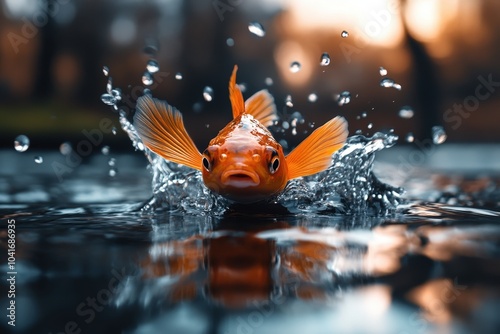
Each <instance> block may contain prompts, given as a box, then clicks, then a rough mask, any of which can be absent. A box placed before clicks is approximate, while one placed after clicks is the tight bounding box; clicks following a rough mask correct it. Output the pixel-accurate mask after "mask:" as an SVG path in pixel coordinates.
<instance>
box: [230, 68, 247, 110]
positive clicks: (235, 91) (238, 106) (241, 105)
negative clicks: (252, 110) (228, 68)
mask: <svg viewBox="0 0 500 334" xmlns="http://www.w3.org/2000/svg"><path fill="white" fill-rule="evenodd" d="M237 71H238V66H237V65H234V68H233V73H232V74H231V79H230V80H229V100H231V107H232V109H233V118H236V117H238V116H240V115H241V114H243V113H244V112H245V102H244V101H243V94H241V90H240V87H238V85H237V84H236V72H237Z"/></svg>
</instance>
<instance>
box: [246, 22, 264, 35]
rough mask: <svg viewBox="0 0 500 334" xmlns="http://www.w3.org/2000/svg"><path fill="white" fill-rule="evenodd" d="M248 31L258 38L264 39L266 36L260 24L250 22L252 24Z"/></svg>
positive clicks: (249, 25)
mask: <svg viewBox="0 0 500 334" xmlns="http://www.w3.org/2000/svg"><path fill="white" fill-rule="evenodd" d="M248 30H249V31H250V32H251V33H252V34H254V35H255V36H258V37H264V36H265V35H266V31H265V30H264V27H263V26H262V24H260V23H259V22H250V24H248Z"/></svg>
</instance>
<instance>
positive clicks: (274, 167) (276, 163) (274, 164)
mask: <svg viewBox="0 0 500 334" xmlns="http://www.w3.org/2000/svg"><path fill="white" fill-rule="evenodd" d="M279 167H280V159H279V158H278V157H273V158H272V159H271V163H270V164H269V171H270V172H271V174H274V173H276V172H277V171H278V168H279Z"/></svg>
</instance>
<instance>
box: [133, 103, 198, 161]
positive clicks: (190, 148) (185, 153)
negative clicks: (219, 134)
mask: <svg viewBox="0 0 500 334" xmlns="http://www.w3.org/2000/svg"><path fill="white" fill-rule="evenodd" d="M136 109H137V111H136V113H135V115H134V126H135V128H136V130H137V132H138V133H139V137H140V138H141V140H142V142H143V143H144V145H146V147H147V148H148V149H150V150H151V151H153V152H155V153H156V154H158V155H160V156H162V157H163V158H165V159H167V160H169V161H172V162H175V163H178V164H182V165H185V166H188V167H191V168H194V169H197V170H201V160H202V155H201V153H200V151H198V149H197V148H196V145H195V144H194V142H193V140H192V139H191V137H190V136H189V134H188V133H187V131H186V128H185V127H184V122H183V121H182V114H181V113H180V112H179V111H178V110H177V109H175V108H173V107H172V106H170V105H168V104H167V103H166V102H163V101H161V100H158V99H154V98H152V97H150V96H148V95H144V96H141V97H140V98H139V99H138V100H137V106H136Z"/></svg>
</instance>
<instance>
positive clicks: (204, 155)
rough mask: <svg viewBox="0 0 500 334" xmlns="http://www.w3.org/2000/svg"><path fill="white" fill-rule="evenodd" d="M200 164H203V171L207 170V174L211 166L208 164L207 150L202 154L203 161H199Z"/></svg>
mask: <svg viewBox="0 0 500 334" xmlns="http://www.w3.org/2000/svg"><path fill="white" fill-rule="evenodd" d="M201 162H202V164H203V167H205V169H206V170H207V172H210V169H211V168H212V165H211V163H210V157H209V155H208V151H207V150H205V152H203V159H202V160H201Z"/></svg>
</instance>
